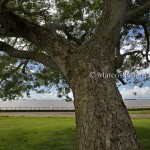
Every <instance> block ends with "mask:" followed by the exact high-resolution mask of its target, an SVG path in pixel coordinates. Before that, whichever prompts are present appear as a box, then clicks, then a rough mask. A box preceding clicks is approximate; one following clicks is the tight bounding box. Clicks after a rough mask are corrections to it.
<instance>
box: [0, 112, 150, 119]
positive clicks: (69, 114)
mask: <svg viewBox="0 0 150 150" xmlns="http://www.w3.org/2000/svg"><path fill="white" fill-rule="evenodd" d="M0 116H27V117H75V113H74V112H0ZM130 116H131V118H150V114H130Z"/></svg>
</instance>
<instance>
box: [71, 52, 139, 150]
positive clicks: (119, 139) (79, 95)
mask: <svg viewBox="0 0 150 150" xmlns="http://www.w3.org/2000/svg"><path fill="white" fill-rule="evenodd" d="M91 51H92V50H91ZM94 53H95V52H94V51H93V52H91V54H90V55H89V56H85V53H84V52H83V54H84V55H82V53H80V56H79V57H80V58H79V59H76V61H74V67H73V73H72V77H73V78H72V80H71V82H70V83H71V86H72V89H73V93H74V98H75V110H76V125H77V132H78V142H79V144H78V145H79V150H140V149H141V145H140V143H139V141H138V138H137V136H136V132H135V130H134V128H133V125H132V122H131V119H130V117H129V115H128V112H127V109H126V107H125V105H124V103H123V100H122V98H121V95H120V93H119V91H118V89H117V87H116V84H115V79H114V78H112V77H108V78H107V77H104V76H103V77H100V75H99V77H98V76H96V74H97V73H98V72H99V73H105V75H106V73H108V72H111V73H112V70H113V69H112V67H113V66H112V65H111V64H112V63H111V59H108V58H107V56H104V55H103V56H102V55H101V54H98V53H97V54H96V55H95V54H94ZM82 56H84V57H82ZM98 57H99V58H98ZM91 71H95V73H96V74H94V73H93V76H92V78H91V77H90V75H91V74H90V72H91Z"/></svg>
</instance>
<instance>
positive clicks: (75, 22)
mask: <svg viewBox="0 0 150 150" xmlns="http://www.w3.org/2000/svg"><path fill="white" fill-rule="evenodd" d="M105 2H106V3H109V1H108V2H107V0H106V1H104V2H103V1H101V0H82V1H79V0H69V1H68V0H61V1H60V0H57V1H48V0H37V1H35V0H29V1H26V0H14V1H11V0H1V2H0V38H1V40H0V98H2V99H3V100H6V99H15V98H17V97H20V96H23V93H26V94H27V96H30V90H36V91H37V92H50V88H51V87H52V86H53V85H56V86H57V88H58V91H60V92H62V89H60V87H59V86H60V85H65V87H64V89H63V90H64V91H65V93H66V97H67V98H68V99H69V97H68V95H67V94H68V93H69V91H70V90H69V85H68V84H67V81H66V79H65V75H64V74H62V73H61V72H63V71H62V70H60V69H59V68H58V66H57V64H55V63H54V60H53V59H52V58H51V54H50V53H48V52H47V51H46V50H45V49H46V45H43V43H39V44H37V43H38V41H36V42H35V40H34V36H35V35H33V34H32V33H31V34H29V35H26V33H27V34H28V33H29V31H27V29H28V27H32V29H34V30H35V31H36V30H37V34H38V31H39V32H40V33H41V34H42V32H49V33H50V35H49V36H52V35H53V33H54V35H55V36H54V38H56V37H58V38H59V40H60V41H62V44H64V43H65V44H66V43H67V41H71V42H70V43H71V44H72V46H73V45H74V44H75V45H84V43H87V42H88V41H89V39H90V38H91V36H92V35H93V34H94V32H95V28H96V26H97V24H98V23H99V17H100V16H101V15H102V13H103V10H104V7H105V5H104V3H105ZM149 9H150V1H148V0H147V1H138V0H137V1H129V5H128V7H127V10H126V16H125V20H124V24H123V26H122V29H121V33H120V37H119V40H117V41H118V42H117V45H116V46H115V47H116V48H115V49H114V50H113V51H114V52H115V55H116V56H115V57H116V62H115V64H114V66H115V73H118V72H119V73H123V72H124V71H126V70H128V71H129V72H130V73H137V71H138V70H142V69H145V68H148V67H149V62H150V60H149V32H150V24H149ZM15 19H16V20H19V21H18V24H17V23H16V24H15V22H14V20H15ZM22 22H24V24H21V23H22ZM26 22H27V23H26ZM11 27H12V28H11ZM39 27H41V30H40V29H39ZM12 30H13V31H12ZM20 30H24V31H20ZM20 33H23V34H20ZM31 36H32V37H33V38H32V40H30V39H31V38H30V37H31ZM102 36H104V38H105V35H102ZM114 36H115V35H114ZM116 38H117V37H116ZM35 39H36V38H35ZM45 40H46V39H45ZM39 41H40V40H39ZM50 44H52V45H53V43H50ZM65 44H64V49H65ZM58 48H59V47H58ZM52 49H53V47H52ZM114 52H112V55H113V54H114ZM55 53H56V55H61V53H60V52H59V51H56V52H55ZM59 53H60V54H59ZM70 53H72V51H71V50H70ZM106 53H107V52H106ZM72 57H73V56H72ZM66 59H69V58H66ZM118 69H119V70H118ZM118 79H119V81H121V82H122V83H123V84H125V82H130V81H126V79H123V78H118ZM148 79H149V77H147V78H145V79H144V80H142V81H141V80H140V81H139V80H137V79H135V80H134V81H132V82H134V83H135V84H138V85H139V86H141V85H142V84H143V82H144V81H145V80H148ZM45 87H46V88H45Z"/></svg>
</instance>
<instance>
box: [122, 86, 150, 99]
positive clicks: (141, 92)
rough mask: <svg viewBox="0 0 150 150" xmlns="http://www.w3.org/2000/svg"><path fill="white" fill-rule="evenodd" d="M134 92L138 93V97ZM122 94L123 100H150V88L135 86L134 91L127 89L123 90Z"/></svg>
mask: <svg viewBox="0 0 150 150" xmlns="http://www.w3.org/2000/svg"><path fill="white" fill-rule="evenodd" d="M134 92H136V94H137V95H136V96H135V95H134ZM120 93H121V95H122V97H123V98H133V97H134V98H138V97H141V98H149V97H150V87H142V88H140V87H138V86H135V87H134V88H132V89H126V88H123V89H122V90H120Z"/></svg>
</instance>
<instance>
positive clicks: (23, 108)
mask: <svg viewBox="0 0 150 150" xmlns="http://www.w3.org/2000/svg"><path fill="white" fill-rule="evenodd" d="M0 111H74V107H0Z"/></svg>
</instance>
